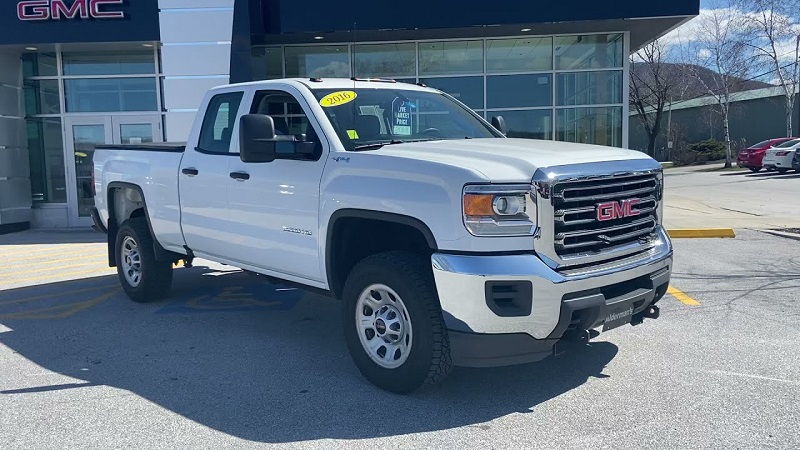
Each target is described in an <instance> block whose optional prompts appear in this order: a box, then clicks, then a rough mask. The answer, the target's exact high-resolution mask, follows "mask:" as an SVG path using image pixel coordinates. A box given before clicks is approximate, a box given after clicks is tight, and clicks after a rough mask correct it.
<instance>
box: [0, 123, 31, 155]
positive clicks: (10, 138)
mask: <svg viewBox="0 0 800 450" xmlns="http://www.w3.org/2000/svg"><path fill="white" fill-rule="evenodd" d="M24 133H25V121H24V120H22V119H19V118H14V117H0V148H1V147H10V148H20V147H26V146H27V144H26V143H25V134H24Z"/></svg>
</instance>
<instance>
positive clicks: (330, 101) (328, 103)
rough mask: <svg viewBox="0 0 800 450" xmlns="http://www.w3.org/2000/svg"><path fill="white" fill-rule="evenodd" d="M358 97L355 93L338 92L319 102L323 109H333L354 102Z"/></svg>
mask: <svg viewBox="0 0 800 450" xmlns="http://www.w3.org/2000/svg"><path fill="white" fill-rule="evenodd" d="M356 97H358V94H357V93H356V92H355V91H337V92H332V93H330V94H328V95H326V96H325V97H322V99H321V100H320V101H319V104H320V106H322V107H323V108H332V107H334V106H340V105H344V104H347V103H350V102H352V101H353V100H355V99H356Z"/></svg>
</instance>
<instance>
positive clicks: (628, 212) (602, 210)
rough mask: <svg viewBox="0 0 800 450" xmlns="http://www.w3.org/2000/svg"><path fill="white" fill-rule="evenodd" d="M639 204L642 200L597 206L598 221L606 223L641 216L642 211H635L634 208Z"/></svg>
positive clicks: (629, 200)
mask: <svg viewBox="0 0 800 450" xmlns="http://www.w3.org/2000/svg"><path fill="white" fill-rule="evenodd" d="M639 203H641V200H639V199H638V198H631V199H627V200H621V201H618V202H608V203H600V204H599V205H597V220H599V221H600V222H606V221H608V220H614V219H622V218H624V217H633V216H638V215H639V214H641V211H639V210H638V209H633V207H634V206H636V205H638V204H639Z"/></svg>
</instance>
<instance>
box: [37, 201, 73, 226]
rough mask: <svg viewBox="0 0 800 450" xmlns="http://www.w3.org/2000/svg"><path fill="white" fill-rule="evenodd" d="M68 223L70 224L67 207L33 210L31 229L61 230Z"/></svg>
mask: <svg viewBox="0 0 800 450" xmlns="http://www.w3.org/2000/svg"><path fill="white" fill-rule="evenodd" d="M67 223H69V211H68V210H67V207H66V206H63V207H59V206H54V207H53V206H48V207H44V208H33V214H32V217H31V228H61V227H64V226H65V224H67Z"/></svg>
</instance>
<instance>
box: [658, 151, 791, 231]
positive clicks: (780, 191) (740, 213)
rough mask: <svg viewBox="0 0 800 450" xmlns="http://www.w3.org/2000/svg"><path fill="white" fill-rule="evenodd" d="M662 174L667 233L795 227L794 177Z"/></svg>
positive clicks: (711, 169) (705, 171) (699, 171)
mask: <svg viewBox="0 0 800 450" xmlns="http://www.w3.org/2000/svg"><path fill="white" fill-rule="evenodd" d="M719 169H720V166H719V165H708V166H700V167H676V168H671V169H666V170H665V171H664V176H665V181H664V183H665V188H666V194H665V199H666V205H665V213H664V224H665V226H666V227H667V228H755V229H766V228H800V208H798V205H800V197H798V195H800V194H799V193H800V173H797V172H788V173H785V174H780V173H778V172H765V171H761V172H759V173H751V172H750V171H749V170H742V169H738V170H737V169H734V170H728V171H720V170H719Z"/></svg>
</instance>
